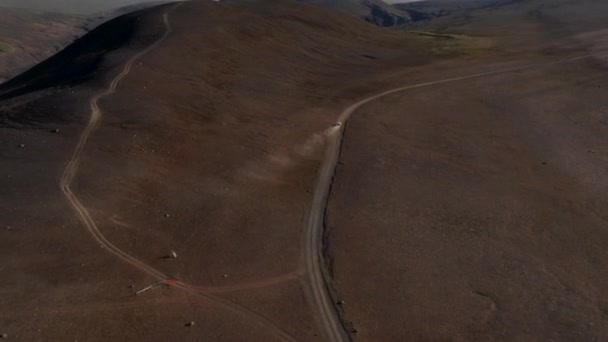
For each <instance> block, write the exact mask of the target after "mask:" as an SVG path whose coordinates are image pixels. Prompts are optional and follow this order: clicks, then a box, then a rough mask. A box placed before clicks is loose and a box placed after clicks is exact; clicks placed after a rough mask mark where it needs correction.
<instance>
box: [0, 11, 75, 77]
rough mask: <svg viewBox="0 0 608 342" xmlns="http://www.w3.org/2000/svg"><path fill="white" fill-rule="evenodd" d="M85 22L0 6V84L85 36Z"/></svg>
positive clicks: (56, 14)
mask: <svg viewBox="0 0 608 342" xmlns="http://www.w3.org/2000/svg"><path fill="white" fill-rule="evenodd" d="M84 22H85V20H84V19H83V18H81V17H77V16H69V15H64V14H58V13H48V12H34V11H29V10H20V9H15V8H5V7H0V83H1V82H2V81H3V80H6V79H9V78H10V77H12V76H14V75H16V74H18V73H19V72H21V71H23V70H24V69H26V68H28V67H30V66H32V65H33V64H35V63H38V62H40V61H41V60H44V59H45V58H48V57H49V56H51V55H52V54H54V53H56V52H58V51H59V50H60V49H62V48H63V47H65V46H66V45H67V44H69V43H71V42H72V41H73V40H74V37H75V36H79V35H82V34H83V33H84V30H83V29H82V28H81V27H82V26H83V25H84Z"/></svg>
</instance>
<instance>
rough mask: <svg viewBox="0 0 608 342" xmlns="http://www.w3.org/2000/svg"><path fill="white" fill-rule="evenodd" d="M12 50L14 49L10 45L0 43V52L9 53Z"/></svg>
mask: <svg viewBox="0 0 608 342" xmlns="http://www.w3.org/2000/svg"><path fill="white" fill-rule="evenodd" d="M12 49H13V47H12V46H10V45H9V44H7V43H3V42H0V52H9V51H11V50H12Z"/></svg>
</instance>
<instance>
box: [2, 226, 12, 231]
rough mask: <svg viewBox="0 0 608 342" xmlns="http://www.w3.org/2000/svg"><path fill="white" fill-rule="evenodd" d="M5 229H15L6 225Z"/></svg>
mask: <svg viewBox="0 0 608 342" xmlns="http://www.w3.org/2000/svg"><path fill="white" fill-rule="evenodd" d="M4 229H6V230H13V227H11V226H6V227H4Z"/></svg>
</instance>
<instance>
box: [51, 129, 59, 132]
mask: <svg viewBox="0 0 608 342" xmlns="http://www.w3.org/2000/svg"><path fill="white" fill-rule="evenodd" d="M51 132H52V133H59V128H55V129H54V130H52V131H51Z"/></svg>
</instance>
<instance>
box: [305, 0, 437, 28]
mask: <svg viewBox="0 0 608 342" xmlns="http://www.w3.org/2000/svg"><path fill="white" fill-rule="evenodd" d="M302 1H304V2H310V3H314V4H319V5H324V6H328V7H331V8H333V9H335V10H338V11H341V12H344V13H348V14H351V15H355V16H358V17H360V18H362V19H364V20H365V21H367V22H369V23H372V24H375V25H378V26H382V27H392V26H401V25H405V24H407V23H409V22H412V21H417V20H422V19H427V18H429V17H430V16H428V15H426V14H425V13H423V12H421V11H416V10H401V9H399V8H396V7H393V6H391V5H389V4H387V3H385V2H383V1H381V0H302Z"/></svg>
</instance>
